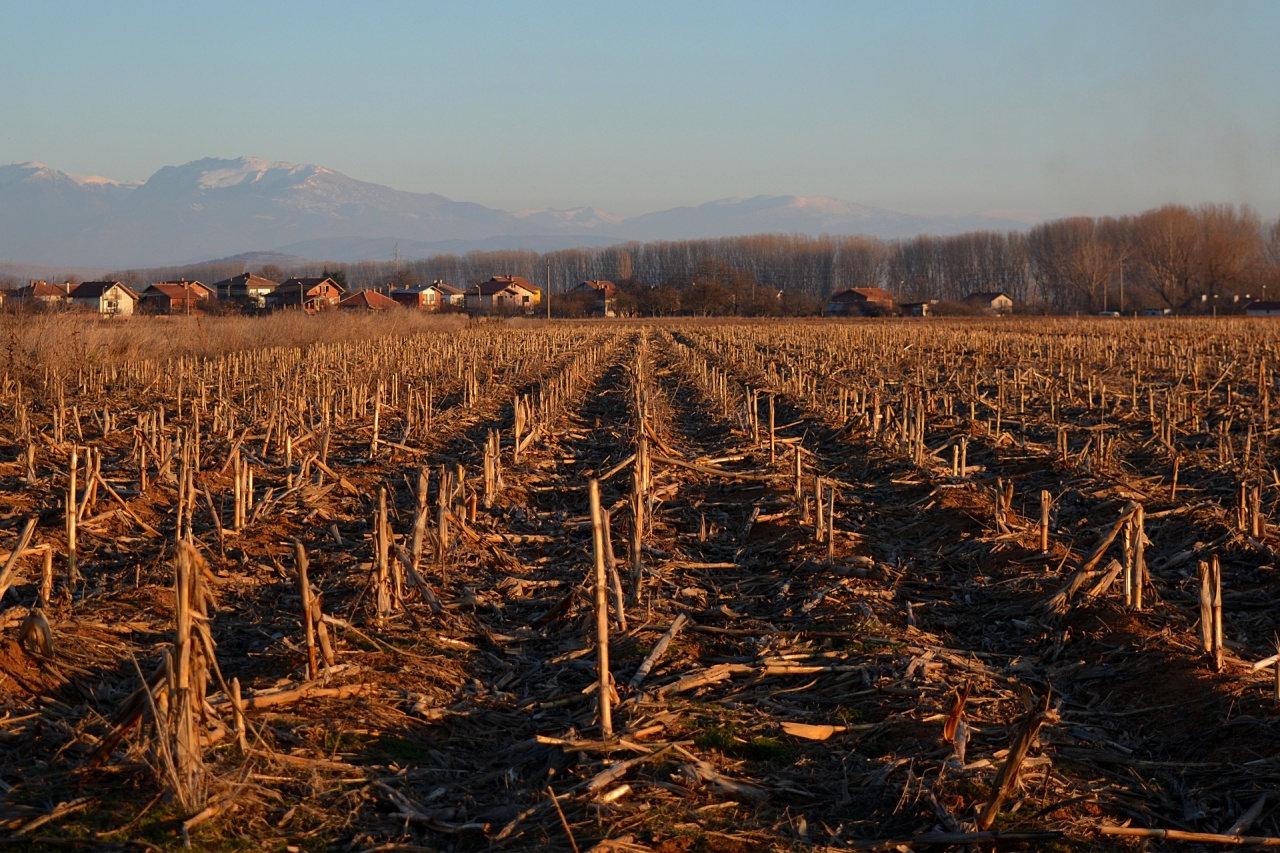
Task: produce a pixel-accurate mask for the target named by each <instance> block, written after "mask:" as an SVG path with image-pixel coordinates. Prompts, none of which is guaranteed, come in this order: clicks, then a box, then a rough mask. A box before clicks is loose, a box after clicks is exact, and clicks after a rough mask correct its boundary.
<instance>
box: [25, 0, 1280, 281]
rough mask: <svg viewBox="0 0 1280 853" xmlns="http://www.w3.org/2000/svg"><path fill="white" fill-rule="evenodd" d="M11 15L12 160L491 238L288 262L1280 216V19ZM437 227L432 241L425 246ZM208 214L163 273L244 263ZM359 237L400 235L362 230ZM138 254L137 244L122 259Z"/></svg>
mask: <svg viewBox="0 0 1280 853" xmlns="http://www.w3.org/2000/svg"><path fill="white" fill-rule="evenodd" d="M4 11H5V16H4V24H5V32H7V33H9V34H10V37H9V38H8V39H6V40H5V46H4V50H3V51H0V79H3V80H4V85H3V86H2V87H0V116H3V119H4V120H3V122H0V163H15V162H16V163H26V162H36V161H38V162H44V163H48V164H49V165H50V166H52V167H53V168H55V169H58V170H62V171H63V172H66V173H68V174H71V175H105V176H108V177H111V178H116V179H119V180H129V181H146V180H148V179H149V178H150V180H151V182H152V183H154V182H155V181H156V180H158V179H160V178H166V184H165V185H166V188H167V190H170V189H171V190H174V191H177V190H178V188H177V187H176V186H170V185H169V184H168V183H167V179H168V178H170V177H171V178H173V179H175V180H177V179H184V180H185V179H186V178H187V177H188V175H187V170H186V169H185V168H180V169H178V170H177V172H176V173H174V174H173V175H171V176H168V175H164V174H156V170H157V169H159V167H160V166H162V165H165V164H182V163H190V162H192V161H197V160H200V159H201V158H204V157H210V156H212V157H218V158H224V159H232V158H237V157H240V156H250V155H251V156H255V157H262V158H265V159H267V160H269V161H287V162H291V163H315V164H319V165H321V166H323V167H325V168H326V169H330V170H333V171H335V172H337V173H340V174H342V175H347V176H350V178H352V179H356V180H358V181H364V182H367V184H366V185H369V184H378V185H382V186H386V187H393V188H395V189H397V190H401V191H404V192H406V193H414V194H417V195H419V196H432V194H435V193H438V194H439V195H440V196H443V197H444V199H449V200H452V201H454V202H473V203H475V204H476V205H478V206H479V209H476V210H474V211H472V212H471V213H474V214H475V216H476V217H478V218H479V219H478V220H477V219H474V218H471V213H468V212H467V211H465V210H461V209H458V208H448V207H442V206H441V204H443V203H444V202H443V199H441V200H440V203H437V202H435V201H432V200H430V199H425V200H424V199H417V200H411V199H408V198H400V199H399V200H398V201H397V202H396V206H393V207H394V209H392V210H388V209H387V208H386V206H385V205H384V203H383V201H382V200H381V199H380V200H379V201H378V202H377V204H376V205H373V207H377V208H378V210H379V211H382V212H380V213H377V214H375V213H373V212H372V211H368V212H365V213H360V215H358V216H354V215H349V214H348V213H347V212H344V211H340V212H338V213H337V216H338V217H339V221H337V222H331V223H329V224H330V225H335V226H336V225H342V226H344V230H342V231H341V232H340V233H339V232H338V231H336V230H335V229H334V228H327V227H326V228H319V223H320V222H321V220H323V219H324V218H325V217H327V216H329V215H330V213H329V212H327V211H326V212H324V213H323V215H321V214H320V213H319V212H317V211H314V210H312V211H308V212H307V213H306V215H303V213H302V212H298V213H297V214H296V215H294V214H291V216H294V218H293V219H291V220H290V221H291V222H294V223H296V224H297V225H298V232H299V233H298V235H297V236H296V237H293V236H290V235H288V234H286V233H285V232H286V231H287V229H286V228H285V227H284V226H283V225H280V220H273V221H271V222H267V223H266V225H267V226H268V227H266V229H265V232H264V233H263V235H262V236H263V237H270V240H271V242H267V241H265V240H264V241H261V243H262V245H264V246H270V247H271V248H274V247H275V246H274V245H273V244H274V243H279V244H280V245H287V244H288V243H290V242H297V241H301V240H304V239H307V240H310V239H317V235H319V237H321V238H324V239H328V238H329V237H333V236H341V237H344V238H347V237H355V238H371V239H372V238H377V239H381V238H384V237H391V238H395V237H400V238H404V239H406V240H422V241H424V242H436V241H439V240H455V239H461V240H471V239H489V238H490V237H497V236H503V235H525V236H529V235H536V234H555V235H564V234H566V233H578V234H584V235H598V234H600V233H603V232H605V231H607V230H608V229H607V227H606V226H609V225H616V226H618V227H619V228H621V227H622V226H623V225H624V224H627V223H629V224H630V226H632V227H634V228H635V229H637V230H635V231H633V232H630V233H631V234H634V236H637V237H645V236H653V235H658V234H664V235H665V234H671V233H672V232H671V231H668V230H665V229H666V224H667V223H670V222H673V221H676V219H678V217H674V215H672V216H667V215H665V212H666V211H670V210H672V209H675V208H681V207H693V208H697V207H699V206H701V205H704V204H706V203H707V202H712V201H714V200H717V199H748V200H753V201H752V202H751V205H748V207H751V206H752V205H755V208H754V209H750V210H748V209H747V208H733V209H732V210H723V209H717V210H713V211H699V212H698V213H696V214H686V215H684V218H683V219H681V220H680V221H683V222H690V223H692V222H703V221H706V220H707V219H715V220H719V221H722V222H727V221H733V222H735V223H742V224H741V225H739V224H734V225H733V229H732V230H734V231H737V230H738V229H739V228H740V227H749V228H754V227H755V226H754V225H751V224H749V223H750V222H751V221H752V220H759V221H761V222H770V223H775V222H776V223H777V224H778V226H779V227H788V224H789V223H792V222H794V223H796V227H801V228H806V229H807V228H809V227H811V224H812V225H813V227H818V225H817V223H819V222H820V221H821V220H823V219H824V218H826V219H828V220H829V221H831V222H833V223H834V225H833V227H838V228H841V229H843V228H845V227H846V226H847V224H848V223H849V222H853V221H856V220H857V219H858V218H859V217H862V216H864V215H865V216H870V217H873V218H874V217H879V216H880V215H881V214H880V213H878V212H875V213H867V212H866V211H865V209H864V208H860V207H858V206H859V205H865V206H866V207H867V208H871V209H872V210H873V211H894V212H896V213H895V214H892V215H891V216H905V217H935V216H951V217H965V216H970V215H972V214H975V213H979V212H983V211H1030V212H1032V214H1033V215H1034V216H1035V217H1039V218H1044V219H1052V218H1057V217H1062V216H1069V215H1074V214H1088V215H1118V214H1125V213H1136V212H1138V211H1142V210H1145V209H1148V208H1152V207H1157V206H1159V205H1162V204H1166V203H1178V204H1188V205H1198V204H1201V203H1205V202H1212V203H1231V204H1251V205H1253V206H1255V207H1257V208H1258V209H1259V210H1260V211H1261V212H1262V213H1263V214H1264V215H1266V216H1268V217H1274V216H1276V215H1277V214H1280V169H1278V168H1276V166H1277V163H1280V101H1278V100H1277V98H1276V94H1275V88H1276V84H1275V81H1276V80H1278V79H1280V50H1277V49H1276V36H1277V34H1280V3H1278V2H1275V0H966V2H954V0H900V2H849V0H812V2H803V3H779V2H758V1H757V0H734V2H728V1H727V0H702V2H697V3H689V2H675V0H652V2H646V3H582V2H565V0H545V2H539V3H528V2H515V0H492V2H485V3H420V2H411V0H384V2H379V3H375V4H351V3H338V2H335V0H313V2H307V3H302V2H296V0H278V1H277V2H271V3H262V2H252V3H251V2H247V0H222V2H219V3H216V4H213V3H178V4H168V5H165V6H163V7H159V6H155V5H154V4H147V3H84V2H81V3H10V4H6V7H5V10H4ZM304 168H306V167H304ZM153 175H154V177H151V176H153ZM234 175H235V171H234V169H233V171H232V173H231V175H230V176H229V177H232V178H233V177H234ZM279 177H280V179H281V180H282V181H284V182H286V183H287V181H289V180H295V179H297V178H298V177H299V175H287V174H282V175H280V176H279ZM274 179H275V178H274V177H273V180H274ZM217 186H218V180H217V179H212V184H211V187H210V189H212V188H216V187H217ZM281 186H282V188H283V187H284V184H283V183H282V184H281ZM350 188H351V187H349V186H348V189H350ZM110 189H111V187H110V186H107V187H104V193H103V195H104V197H105V196H106V195H109V192H108V191H109V190H110ZM156 189H158V187H155V186H153V187H151V189H150V190H149V192H151V191H154V190H156ZM789 196H796V197H798V198H801V199H806V200H813V201H812V202H810V201H806V202H805V203H804V204H803V205H801V206H797V207H793V208H791V209H789V210H785V211H784V210H780V209H770V210H768V211H766V210H763V209H760V208H761V205H763V206H764V207H768V206H769V205H775V204H776V205H777V206H778V207H779V208H786V207H787V206H788V205H789V204H791V202H790V201H789V200H787V201H783V202H782V203H781V204H778V203H777V201H776V200H777V198H779V197H781V198H783V199H786V198H787V197H789ZM757 197H763V200H762V201H761V202H756V201H754V200H755V199H756V198H757ZM823 199H840V200H842V202H826V201H823ZM844 202H847V203H848V204H849V205H850V207H849V209H841V208H840V207H839V205H841V204H842V203H844ZM112 203H114V202H112ZM164 203H165V204H168V202H167V201H166V202H164ZM211 203H212V202H211ZM344 203H347V202H344ZM350 203H351V204H355V205H360V204H361V201H360V200H359V199H355V200H352V201H350ZM96 204H98V202H93V203H91V204H90V205H89V210H90V213H92V209H93V208H94V205H96ZM829 204H830V205H835V207H832V208H830V209H828V210H825V211H824V210H818V211H816V212H815V211H812V210H810V209H809V208H811V207H813V206H817V207H819V208H821V207H823V206H826V205H829ZM547 208H549V209H551V210H550V211H547V210H544V209H547ZM168 210H170V211H176V210H178V208H173V207H170V208H168ZM486 211H489V212H486ZM529 211H533V212H532V213H528V215H525V214H526V213H527V212H529ZM36 212H37V213H39V214H40V215H43V213H42V212H40V211H36ZM495 212H496V213H495ZM655 212H663V215H661V216H659V217H658V218H656V219H647V218H645V217H646V216H647V215H649V214H654V213H655ZM312 213H315V216H312V215H311V214H312ZM437 214H438V216H437ZM130 215H133V214H132V213H131V214H130ZM139 215H140V214H139ZM254 215H258V213H257V212H255V214H254ZM263 215H265V214H263ZM415 215H416V216H425V217H426V218H427V219H429V220H432V228H431V229H426V230H414V229H407V230H406V229H404V228H402V227H401V224H400V223H401V222H402V220H403V219H404V218H406V217H409V218H411V217H413V216H415ZM726 216H727V219H726ZM995 216H997V218H1001V217H1000V214H995ZM366 217H367V220H366ZM1004 218H1011V219H1015V220H1020V219H1022V218H1024V214H1023V213H1018V214H1016V215H1014V216H1011V217H1004ZM189 219H190V218H189V217H186V216H185V215H184V216H183V217H182V219H181V222H180V223H176V224H175V225H174V226H173V227H172V228H163V229H162V232H163V234H164V235H166V236H170V237H172V239H173V245H172V247H171V251H169V252H168V253H167V254H166V255H165V256H164V257H165V258H167V259H170V260H175V259H187V258H195V257H200V256H204V255H206V254H212V253H216V252H219V251H222V249H221V248H214V246H213V244H214V243H217V244H218V246H226V247H228V248H229V247H231V246H232V245H233V243H232V241H229V240H228V241H224V242H222V243H218V241H219V240H221V239H222V238H223V237H229V236H230V234H231V232H230V231H226V230H224V229H223V227H222V226H221V225H219V226H218V227H217V228H215V229H214V230H213V231H212V232H211V233H210V234H209V241H210V246H208V247H204V246H200V245H197V244H195V243H193V242H186V241H184V240H183V239H181V235H182V233H183V232H182V230H181V228H180V227H179V226H180V225H181V224H184V223H186V222H188V221H189ZM352 219H356V220H361V221H369V222H372V221H374V220H377V221H378V222H388V221H389V222H391V223H394V224H396V230H395V231H388V230H386V229H383V228H378V229H372V228H370V229H362V230H358V231H352V230H349V229H347V228H346V227H345V226H347V225H349V224H350V222H349V220H352ZM444 219H448V220H450V221H451V222H452V223H453V224H455V225H456V226H457V227H456V228H454V229H453V230H445V229H444V228H443V225H444V224H445V223H444V221H443V220H444ZM624 219H625V222H624V221H623V220H624ZM150 221H151V220H145V219H138V218H134V219H127V218H126V220H125V224H126V226H129V227H131V226H133V225H140V224H142V225H146V224H147V223H149V222H150ZM899 221H900V222H902V223H903V224H904V225H909V220H899ZM273 222H274V224H272V223H273ZM504 223H506V224H504ZM159 224H160V225H162V226H163V225H164V223H163V222H160V223H159ZM507 225H510V226H511V227H507ZM516 225H519V226H520V227H519V228H518V229H516V228H515V226H516ZM497 226H500V227H499V228H498V229H497V230H495V227H497ZM96 227H97V226H94V228H96ZM146 227H150V226H149V225H147V226H146ZM228 227H230V226H228ZM725 227H728V226H725ZM770 227H772V225H771V226H770ZM929 227H934V226H933V225H930V226H929ZM643 229H648V230H643ZM714 230H715V229H712V232H714ZM908 230H910V227H909V228H908ZM619 233H621V232H619ZM701 233H711V232H701ZM628 236H630V234H629V235H628ZM679 236H684V237H690V236H696V235H695V234H687V233H682V234H680V235H679ZM116 237H121V238H127V235H125V234H124V233H123V232H121V231H115V232H112V234H111V235H110V236H108V237H105V238H103V241H102V243H101V245H103V246H108V247H109V246H111V245H114V241H115V238H116ZM92 240H93V238H92V235H88V236H86V241H87V242H86V243H85V245H86V246H89V245H92ZM125 242H126V243H127V242H128V240H127V239H125ZM234 245H235V246H236V247H237V248H239V245H240V244H239V243H234ZM5 251H6V252H8V249H6V250H5ZM20 255H23V257H21V258H15V259H22V260H27V258H26V257H25V253H20ZM126 256H127V257H128V258H129V259H130V260H147V259H150V258H152V255H151V254H150V252H146V253H141V254H138V255H133V254H128V253H126V252H124V251H123V250H122V252H121V254H120V256H119V257H121V258H124V257H126ZM85 260H86V262H87V261H88V259H87V258H86V259H85ZM99 262H100V261H99V260H97V259H94V260H93V263H95V264H96V263H99Z"/></svg>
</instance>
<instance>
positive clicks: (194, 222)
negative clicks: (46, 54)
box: [0, 157, 1033, 268]
mask: <svg viewBox="0 0 1280 853" xmlns="http://www.w3.org/2000/svg"><path fill="white" fill-rule="evenodd" d="M1032 218H1033V217H1029V216H1028V215H1027V214H1026V212H1019V211H1000V212H998V213H995V214H975V215H971V216H960V217H955V216H945V217H927V216H912V215H908V214H904V213H898V212H895V211H891V210H883V209H879V208H874V207H867V206H864V205H860V204H855V203H852V202H846V201H839V200H837V199H831V198H801V197H797V196H755V197H753V198H731V199H720V200H718V201H712V202H708V203H706V204H702V205H699V206H697V207H678V208H672V209H669V210H662V211H657V212H654V213H648V214H643V215H640V216H634V217H627V216H622V215H617V214H611V213H608V212H605V211H601V210H598V209H596V208H590V207H587V208H575V209H572V210H552V209H548V208H542V209H532V210H529V209H526V210H523V211H519V212H515V213H511V212H507V211H503V210H495V209H493V208H489V207H485V206H483V205H479V204H474V203H470V202H465V201H454V200H451V199H447V198H445V197H443V196H440V195H436V194H434V193H410V192H403V191H400V190H395V189H391V188H389V187H383V186H378V185H377V184H370V183H365V182H363V181H357V180H354V179H353V178H349V177H347V176H346V175H343V174H340V173H338V172H336V171H333V170H332V169H326V168H323V167H320V166H311V165H302V166H299V165H294V164H291V163H273V162H268V161H266V160H259V159H255V158H251V157H241V158H238V159H235V160H218V159H204V160H198V161H195V162H192V163H187V164H185V165H182V166H166V167H164V168H162V169H160V170H159V171H157V172H156V173H155V174H154V175H152V176H151V177H150V178H149V179H148V180H146V181H145V182H121V181H115V180H111V179H108V178H104V177H100V176H92V177H85V176H77V175H71V174H69V173H66V172H62V171H59V170H57V169H55V168H52V167H50V166H46V165H44V164H42V163H19V164H13V165H9V166H0V260H2V261H10V262H18V263H27V264H46V265H51V266H54V265H56V266H65V267H96V268H104V267H110V268H125V267H148V266H157V265H163V264H184V263H194V262H198V261H205V260H210V259H214V258H219V257H226V256H229V255H238V254H242V253H246V252H264V251H274V252H280V253H283V254H286V255H292V256H296V257H301V258H307V259H311V260H331V261H345V262H352V261H360V260H389V259H391V258H392V257H394V253H395V251H396V249H397V247H398V248H399V251H400V254H401V257H403V258H415V257H416V258H421V257H428V256H430V255H435V254H441V253H446V252H451V253H462V252H466V251H469V250H471V249H515V248H522V249H532V250H535V251H540V252H544V251H551V250H555V249H564V248H572V247H578V246H603V245H609V244H611V243H619V242H623V241H628V240H681V239H696V238H704V237H730V236H737V235H743V234H760V233H771V232H783V233H799V234H808V235H815V236H816V235H820V234H866V235H871V236H876V237H910V236H914V235H916V234H922V233H928V234H954V233H959V232H961V231H967V230H976V229H1019V228H1024V227H1026V225H1027V224H1028V222H1029V221H1031V219H1032Z"/></svg>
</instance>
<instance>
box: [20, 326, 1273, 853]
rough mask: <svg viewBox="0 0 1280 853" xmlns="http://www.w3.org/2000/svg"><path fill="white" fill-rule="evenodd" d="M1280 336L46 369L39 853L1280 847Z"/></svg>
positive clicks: (686, 329) (785, 341) (328, 347)
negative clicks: (1279, 569)
mask: <svg viewBox="0 0 1280 853" xmlns="http://www.w3.org/2000/svg"><path fill="white" fill-rule="evenodd" d="M374 331H376V330H374ZM1278 342H1280V341H1278V338H1277V334H1276V331H1275V327H1274V326H1272V325H1271V324H1270V323H1267V322H1265V321H1264V322H1251V321H1243V320H1221V321H1209V320H1192V321H1182V320H1177V321H1175V320H1167V319H1161V320H1150V321H1137V320H1135V321H1132V322H1130V321H1115V320H1049V319H1037V320H1035V321H1030V320H1025V321H1024V320H1000V321H995V320H992V321H970V322H959V321H957V322H912V321H888V322H776V323H764V322H762V323H711V322H709V323H702V324H700V323H693V322H689V323H685V322H672V323H668V324H649V325H644V324H639V323H622V322H619V323H597V324H552V325H536V324H529V325H528V326H527V327H525V328H510V327H503V326H500V325H489V326H473V327H466V328H461V327H460V328H457V329H454V330H445V331H440V332H435V333H428V334H414V335H409V336H404V335H398V336H379V335H377V334H373V333H371V334H370V336H369V337H367V338H365V339H361V340H356V341H349V342H344V343H316V344H313V345H310V346H307V347H305V348H259V349H251V350H246V351H242V352H232V353H227V354H224V355H219V356H212V357H192V356H190V355H183V356H182V357H179V358H175V359H172V360H134V361H128V360H119V359H113V358H110V357H104V358H98V359H95V358H90V359H87V360H86V361H85V362H84V366H82V367H78V368H76V369H74V370H68V369H65V367H64V366H63V365H60V364H58V363H48V364H41V365H25V366H22V367H21V368H15V369H14V370H13V371H11V372H10V373H9V374H8V375H6V376H5V377H4V378H3V384H2V385H0V410H2V411H3V412H4V413H5V422H4V423H3V424H2V425H0V492H2V493H3V496H4V497H3V500H2V501H0V513H2V514H0V567H2V568H0V630H2V631H3V636H2V638H0V702H2V703H3V706H2V707H0V742H3V744H4V746H5V750H4V753H3V756H2V757H0V822H2V823H3V828H2V830H0V842H3V843H4V844H5V845H6V846H12V845H25V846H26V847H28V848H29V849H68V848H70V849H76V848H86V849H147V850H169V849H179V848H182V847H184V846H189V847H190V848H192V849H209V850H233V849H246V850H259V849H262V850H344V851H375V850H376V851H391V850H453V851H468V850H476V851H478V850H513V851H514V850H545V849H557V850H569V849H574V850H578V851H586V850H589V849H590V850H596V851H606V850H619V851H631V850H635V851H640V850H651V851H668V852H669V851H686V850H716V851H748V850H765V849H768V850H801V849H811V848H814V847H820V848H824V849H832V850H852V849H863V850H871V849H883V850H902V849H945V848H947V847H954V848H956V849H962V848H964V847H967V846H970V845H976V846H977V849H992V848H993V847H998V846H999V847H1008V846H1017V845H1022V846H1023V847H1024V848H1031V849H1069V848H1072V849H1120V850H1126V849H1139V848H1140V847H1142V846H1143V845H1145V846H1146V849H1189V848H1194V847H1197V846H1198V847H1201V848H1211V847H1214V846H1216V845H1221V844H1239V843H1242V842H1245V843H1247V842H1249V841H1250V840H1251V839H1252V840H1253V842H1254V843H1269V844H1280V841H1277V840H1276V839H1277V838H1280V825H1278V824H1277V817H1276V813H1275V806H1276V800H1275V797H1276V794H1275V791H1276V789H1277V784H1278V783H1280V764H1277V763H1276V760H1275V754H1276V746H1277V743H1276V741H1275V739H1274V732H1273V726H1274V723H1275V721H1276V719H1277V717H1280V667H1277V660H1278V658H1277V652H1278V649H1277V645H1276V643H1277V640H1276V637H1277V632H1278V631H1280V625H1278V624H1277V615H1276V613H1277V611H1276V609H1275V607H1274V599H1275V598H1277V597H1280V581H1278V580H1277V579H1276V576H1275V574H1276V573H1275V559H1276V557H1275V552H1274V551H1273V548H1274V547H1276V546H1277V537H1276V535H1275V533H1274V528H1273V527H1272V525H1271V522H1270V517H1271V515H1272V513H1273V509H1274V506H1275V502H1276V499H1277V492H1278V490H1280V475H1278V474H1277V472H1276V469H1275V467H1274V461H1273V457H1274V447H1273V445H1274V438H1275V435H1276V427H1275V426H1274V425H1273V423H1272V420H1273V419H1272V415H1271V401H1270V395H1271V393H1272V391H1273V389H1274V388H1275V376H1274V373H1273V368H1274V365H1275V364H1277V362H1280V354H1278V353H1277V343H1278Z"/></svg>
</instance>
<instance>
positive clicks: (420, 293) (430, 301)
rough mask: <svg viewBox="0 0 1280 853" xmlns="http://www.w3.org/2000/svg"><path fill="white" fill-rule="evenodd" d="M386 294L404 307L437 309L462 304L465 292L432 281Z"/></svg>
mask: <svg viewBox="0 0 1280 853" xmlns="http://www.w3.org/2000/svg"><path fill="white" fill-rule="evenodd" d="M387 295H388V296H390V297H391V298H392V299H394V300H395V301H396V302H399V303H400V304H401V305H403V306H405V307H406V308H416V309H418V310H419V311H439V310H440V309H441V308H447V307H450V306H453V305H461V304H463V299H464V296H465V292H464V291H461V290H459V289H458V288H456V287H450V286H449V285H447V284H445V283H444V282H443V281H433V282H431V284H419V285H416V286H414V287H406V288H404V289H403V290H393V291H391V292H390V293H389V294H387Z"/></svg>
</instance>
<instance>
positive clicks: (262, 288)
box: [213, 272, 280, 308]
mask: <svg viewBox="0 0 1280 853" xmlns="http://www.w3.org/2000/svg"><path fill="white" fill-rule="evenodd" d="M279 286H280V283H279V282H276V281H272V280H271V279H269V278H262V277H261V276H256V275H254V274H253V273H248V272H242V273H240V275H237V276H233V277H231V278H228V279H224V280H223V281H220V282H218V283H217V284H215V285H214V286H213V287H214V290H215V291H216V292H217V294H218V299H219V300H220V301H222V302H235V303H237V304H239V305H242V306H245V307H248V308H266V307H267V297H268V296H270V295H271V293H272V292H273V291H274V290H275V289H276V288H277V287H279Z"/></svg>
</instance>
